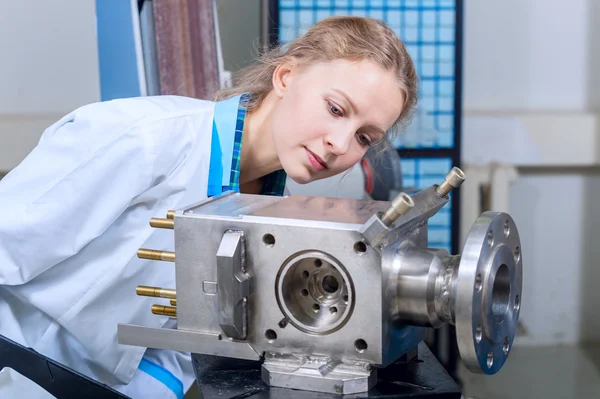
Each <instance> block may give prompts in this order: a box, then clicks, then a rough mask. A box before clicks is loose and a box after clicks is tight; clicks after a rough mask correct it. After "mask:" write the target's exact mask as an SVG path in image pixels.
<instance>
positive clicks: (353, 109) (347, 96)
mask: <svg viewBox="0 0 600 399" xmlns="http://www.w3.org/2000/svg"><path fill="white" fill-rule="evenodd" d="M333 91H335V92H336V93H339V94H341V95H342V96H343V97H344V98H345V99H346V101H348V104H350V107H351V108H352V111H353V112H354V113H355V114H358V109H357V108H356V105H354V103H353V102H352V100H351V99H350V96H349V95H347V94H346V93H344V91H343V90H340V89H333Z"/></svg>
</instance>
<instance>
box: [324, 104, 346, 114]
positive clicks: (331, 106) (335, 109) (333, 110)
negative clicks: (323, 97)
mask: <svg viewBox="0 0 600 399" xmlns="http://www.w3.org/2000/svg"><path fill="white" fill-rule="evenodd" d="M327 104H328V106H329V110H330V111H331V113H332V114H334V115H337V116H343V115H342V111H341V110H340V109H339V108H338V107H336V106H335V105H334V104H332V103H330V102H328V103H327Z"/></svg>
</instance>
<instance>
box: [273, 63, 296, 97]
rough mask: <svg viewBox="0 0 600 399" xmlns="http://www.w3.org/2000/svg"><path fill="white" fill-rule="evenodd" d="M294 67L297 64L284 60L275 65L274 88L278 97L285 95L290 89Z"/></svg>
mask: <svg viewBox="0 0 600 399" xmlns="http://www.w3.org/2000/svg"><path fill="white" fill-rule="evenodd" d="M294 67H295V64H294V63H291V62H284V63H282V64H279V65H277V67H275V70H274V71H273V90H274V91H275V94H277V96H278V97H283V94H284V93H285V92H286V91H287V90H288V88H289V85H290V81H291V79H292V77H291V75H292V71H293V70H294Z"/></svg>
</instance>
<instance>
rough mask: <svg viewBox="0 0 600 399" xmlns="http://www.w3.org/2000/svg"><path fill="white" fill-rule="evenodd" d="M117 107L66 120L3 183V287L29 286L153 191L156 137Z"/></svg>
mask: <svg viewBox="0 0 600 399" xmlns="http://www.w3.org/2000/svg"><path fill="white" fill-rule="evenodd" d="M111 106H112V105H106V106H103V105H101V103H99V104H95V105H90V106H86V107H83V108H81V109H79V110H77V111H75V112H73V113H71V114H69V115H67V116H65V117H64V118H62V119H61V120H59V121H58V122H56V123H55V124H54V125H52V126H51V127H49V128H48V129H46V130H45V131H44V133H43V135H42V138H41V139H40V142H39V143H38V145H37V146H36V148H35V149H33V151H32V152H31V153H30V154H29V155H28V156H27V158H26V159H25V160H24V161H23V162H22V163H21V164H20V165H19V166H17V167H16V168H15V169H13V170H12V171H11V173H9V174H8V175H7V176H6V177H5V178H4V179H2V180H0V209H2V216H0V284H4V285H19V284H24V283H26V282H27V281H29V280H31V279H32V278H34V277H35V276H37V275H39V274H40V273H42V272H44V271H46V270H48V269H49V268H51V267H53V266H54V265H56V264H58V263H59V262H61V261H63V260H65V259H67V258H69V257H70V256H72V255H74V254H76V253H77V252H78V251H79V250H81V249H82V248H83V247H84V246H85V245H86V244H88V243H89V242H90V241H91V240H93V239H94V238H95V237H98V236H99V235H100V234H102V233H103V232H104V231H105V230H106V229H107V228H108V227H109V226H110V225H111V224H112V223H113V222H114V221H115V220H116V219H117V218H119V216H120V215H121V214H122V213H123V211H124V210H125V209H127V207H128V206H129V205H130V203H131V202H132V199H134V198H135V197H136V196H138V195H139V194H140V193H142V192H144V191H145V190H147V189H148V188H149V187H150V186H151V184H152V180H153V176H154V174H155V173H156V171H155V170H154V167H155V165H154V161H155V160H156V158H157V156H158V155H160V154H158V155H157V152H158V151H157V148H158V147H159V144H158V143H157V142H156V137H155V136H156V132H155V131H153V129H152V128H150V127H148V123H146V124H144V123H143V122H140V121H135V120H132V118H128V117H127V116H126V115H124V114H123V113H122V110H113V111H111V110H110V107H111ZM154 130H156V129H154ZM162 162H165V161H164V160H162Z"/></svg>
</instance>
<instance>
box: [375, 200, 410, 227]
mask: <svg viewBox="0 0 600 399" xmlns="http://www.w3.org/2000/svg"><path fill="white" fill-rule="evenodd" d="M414 206H415V203H414V201H413V199H412V198H411V197H410V195H408V194H406V193H400V194H399V195H398V196H397V197H396V198H394V200H393V201H392V203H391V205H390V207H389V208H388V210H387V211H385V213H384V214H383V216H382V218H381V221H382V222H383V224H385V225H386V226H391V225H392V224H393V223H394V222H395V221H396V219H398V218H399V217H400V216H402V215H404V214H405V213H406V212H408V211H409V210H411V209H412V207H414Z"/></svg>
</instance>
